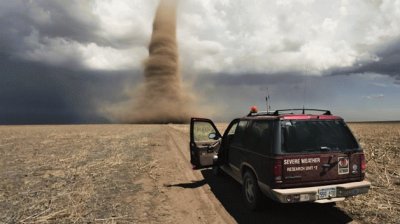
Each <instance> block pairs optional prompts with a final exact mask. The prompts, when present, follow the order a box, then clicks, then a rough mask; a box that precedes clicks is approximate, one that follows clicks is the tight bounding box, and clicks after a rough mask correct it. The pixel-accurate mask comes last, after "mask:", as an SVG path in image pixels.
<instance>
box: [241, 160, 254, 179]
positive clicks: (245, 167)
mask: <svg viewBox="0 0 400 224" xmlns="http://www.w3.org/2000/svg"><path fill="white" fill-rule="evenodd" d="M247 170H249V171H251V172H252V173H253V174H254V176H255V177H256V178H257V181H259V179H258V175H257V172H256V171H255V169H254V168H253V166H252V165H250V164H249V163H242V165H241V166H240V174H241V176H242V177H243V175H244V173H245V172H246V171H247ZM242 179H243V178H242Z"/></svg>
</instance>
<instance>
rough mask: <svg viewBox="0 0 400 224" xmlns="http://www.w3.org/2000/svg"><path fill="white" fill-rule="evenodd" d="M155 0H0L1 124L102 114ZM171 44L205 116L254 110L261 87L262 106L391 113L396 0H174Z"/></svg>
mask: <svg viewBox="0 0 400 224" xmlns="http://www.w3.org/2000/svg"><path fill="white" fill-rule="evenodd" d="M157 3H158V1H156V0H87V1H80V0H69V1H66V0H63V1H62V0H47V1H46V0H34V1H26V0H13V1H8V0H0V27H1V30H0V79H1V81H0V123H82V122H84V123H85V122H89V123H91V122H107V121H109V117H107V115H106V114H105V113H104V108H105V107H107V106H112V105H113V103H118V102H121V101H124V100H126V98H127V96H126V95H125V94H124V91H123V89H124V88H126V86H129V85H132V86H135V85H137V84H138V83H140V81H141V79H142V69H143V68H142V62H143V60H144V59H145V58H146V57H147V55H148V52H147V45H148V43H149V39H150V35H151V28H152V27H151V26H152V20H153V16H154V13H155V8H156V6H157ZM178 45H179V51H180V60H181V70H182V77H183V79H184V83H185V85H186V86H187V89H188V91H191V92H193V94H194V95H196V96H198V97H197V98H198V99H197V101H198V105H199V108H201V109H200V110H199V111H209V112H208V113H207V112H202V113H204V116H211V117H213V118H216V119H220V120H221V119H222V120H229V119H231V118H233V117H237V116H242V115H244V114H246V113H247V111H248V108H249V107H250V106H251V105H257V106H258V107H260V108H261V109H263V107H264V98H265V95H266V89H267V88H268V91H269V94H270V96H271V103H272V108H273V109H278V108H288V107H289V108H293V107H302V106H303V105H305V106H306V107H317V108H327V109H331V110H332V111H333V112H334V113H335V114H338V115H341V116H342V117H344V118H345V119H346V120H400V100H399V98H400V1H399V0H398V1H394V0H393V1H386V0H383V1H378V0H342V1H329V0H326V1H325V0H319V1H313V0H303V1H297V0H278V1H265V0H264V1H263V0H246V1H245V0H231V1H229V0H185V1H181V2H180V4H179V8H178ZM204 108H209V110H208V109H204ZM200 115H202V114H200Z"/></svg>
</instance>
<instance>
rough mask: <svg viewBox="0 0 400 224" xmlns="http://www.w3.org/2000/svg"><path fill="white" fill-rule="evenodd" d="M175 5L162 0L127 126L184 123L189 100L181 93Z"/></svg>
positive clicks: (173, 2)
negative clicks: (140, 83) (131, 124)
mask: <svg viewBox="0 0 400 224" xmlns="http://www.w3.org/2000/svg"><path fill="white" fill-rule="evenodd" d="M176 9H177V1H175V0H161V1H160V2H159V5H158V7H157V11H156V14H155V18H154V22H153V32H152V35H151V41H150V44H149V47H148V50H149V56H148V58H147V59H146V60H145V62H144V83H143V85H142V86H141V87H140V90H139V91H138V93H137V94H136V97H135V99H134V100H135V103H134V106H133V108H132V111H131V113H129V114H130V116H129V117H128V122H130V123H186V122H188V121H189V118H190V108H189V104H190V103H189V102H188V100H189V98H190V97H188V95H187V94H185V91H184V90H183V86H182V80H181V75H180V69H179V68H180V64H179V54H178V46H177V39H176Z"/></svg>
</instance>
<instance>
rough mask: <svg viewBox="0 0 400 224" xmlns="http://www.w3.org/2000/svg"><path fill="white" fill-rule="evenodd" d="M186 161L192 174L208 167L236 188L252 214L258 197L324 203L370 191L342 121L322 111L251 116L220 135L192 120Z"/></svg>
mask: <svg viewBox="0 0 400 224" xmlns="http://www.w3.org/2000/svg"><path fill="white" fill-rule="evenodd" d="M299 110H300V112H299V113H295V111H299ZM306 111H310V112H312V113H305V112H306ZM316 113H317V114H316ZM190 155H191V163H192V165H193V167H194V169H200V168H205V167H213V168H214V170H215V171H223V172H224V173H226V174H228V175H229V176H231V177H233V178H234V179H235V180H237V181H238V182H239V183H241V184H242V185H243V194H244V198H245V201H246V204H247V205H248V207H249V208H251V209H253V210H254V209H257V208H259V206H260V203H261V202H262V195H263V194H264V195H265V196H267V197H268V198H270V199H272V200H274V201H277V202H280V203H296V202H317V203H329V202H336V201H341V200H344V199H345V198H346V197H349V196H354V195H358V194H364V193H367V192H368V190H369V187H370V183H369V182H368V181H365V180H364V176H365V169H366V161H365V157H364V153H363V150H362V149H361V147H360V146H359V144H358V142H357V141H356V139H355V138H354V136H353V134H352V133H351V131H350V129H349V128H348V127H347V125H346V123H345V122H344V121H343V119H342V118H340V117H338V116H334V115H332V114H331V113H330V111H326V110H316V109H285V110H277V111H273V112H253V113H250V114H249V115H247V116H245V117H243V118H238V119H234V120H233V121H232V122H231V123H230V124H229V126H228V127H227V129H226V130H225V133H224V134H223V135H221V134H220V132H219V131H218V129H217V127H216V126H215V125H214V123H213V122H212V121H211V120H209V119H204V118H192V119H191V123H190Z"/></svg>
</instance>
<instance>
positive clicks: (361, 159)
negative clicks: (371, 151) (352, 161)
mask: <svg viewBox="0 0 400 224" xmlns="http://www.w3.org/2000/svg"><path fill="white" fill-rule="evenodd" d="M360 161H361V173H365V170H366V169H367V162H366V161H365V155H364V154H361V155H360Z"/></svg>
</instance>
